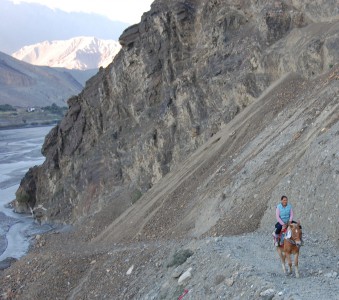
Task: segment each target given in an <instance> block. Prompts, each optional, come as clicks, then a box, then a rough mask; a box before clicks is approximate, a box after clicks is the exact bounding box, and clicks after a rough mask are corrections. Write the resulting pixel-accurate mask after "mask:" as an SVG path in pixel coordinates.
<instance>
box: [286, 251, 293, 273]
mask: <svg viewBox="0 0 339 300" xmlns="http://www.w3.org/2000/svg"><path fill="white" fill-rule="evenodd" d="M285 255H286V258H287V263H288V266H289V268H290V272H289V273H290V274H291V273H292V260H291V253H288V252H287V251H286V252H285Z"/></svg>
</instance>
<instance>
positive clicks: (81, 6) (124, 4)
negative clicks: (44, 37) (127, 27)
mask: <svg viewBox="0 0 339 300" xmlns="http://www.w3.org/2000/svg"><path fill="white" fill-rule="evenodd" d="M11 1H12V2H14V3H20V2H29V3H40V4H42V5H45V6H48V7H50V8H58V9H61V10H63V11H66V12H87V13H96V14H99V15H104V16H106V17H108V18H110V19H112V20H115V21H122V22H125V23H129V24H134V23H139V22H140V18H141V16H142V14H143V13H144V12H146V11H149V10H150V6H151V3H152V2H153V0H57V1H56V0H11Z"/></svg>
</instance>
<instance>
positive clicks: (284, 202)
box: [273, 196, 293, 246]
mask: <svg viewBox="0 0 339 300" xmlns="http://www.w3.org/2000/svg"><path fill="white" fill-rule="evenodd" d="M275 217H276V219H277V221H278V222H277V224H275V228H276V229H275V231H273V236H274V245H275V246H279V240H278V237H279V234H280V232H281V230H282V229H283V228H286V227H287V225H288V223H289V222H290V223H292V222H293V210H292V205H291V204H289V203H288V199H287V197H286V196H281V203H280V204H278V205H277V208H276V210H275Z"/></svg>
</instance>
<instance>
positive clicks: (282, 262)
mask: <svg viewBox="0 0 339 300" xmlns="http://www.w3.org/2000/svg"><path fill="white" fill-rule="evenodd" d="M277 251H278V254H279V256H280V260H281V266H282V269H283V271H284V273H285V274H286V268H285V255H284V253H283V251H282V250H281V249H280V247H277Z"/></svg>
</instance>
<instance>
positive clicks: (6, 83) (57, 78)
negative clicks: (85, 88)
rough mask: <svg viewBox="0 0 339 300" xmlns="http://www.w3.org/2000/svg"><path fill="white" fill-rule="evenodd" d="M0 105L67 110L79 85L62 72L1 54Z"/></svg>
mask: <svg viewBox="0 0 339 300" xmlns="http://www.w3.org/2000/svg"><path fill="white" fill-rule="evenodd" d="M0 87H1V89H0V104H10V105H12V106H20V107H28V106H47V105H51V104H52V103H55V104H57V105H59V106H66V100H67V99H68V98H69V97H70V96H72V95H75V94H78V93H79V92H80V91H81V89H82V85H81V84H80V83H79V82H78V81H77V80H75V79H74V77H72V75H71V74H70V73H68V72H65V71H62V72H60V71H58V70H56V69H53V68H49V67H38V66H33V65H30V64H27V63H25V62H21V61H19V60H17V59H15V58H13V57H11V56H9V55H6V54H4V53H1V52H0Z"/></svg>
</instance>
